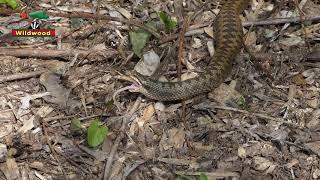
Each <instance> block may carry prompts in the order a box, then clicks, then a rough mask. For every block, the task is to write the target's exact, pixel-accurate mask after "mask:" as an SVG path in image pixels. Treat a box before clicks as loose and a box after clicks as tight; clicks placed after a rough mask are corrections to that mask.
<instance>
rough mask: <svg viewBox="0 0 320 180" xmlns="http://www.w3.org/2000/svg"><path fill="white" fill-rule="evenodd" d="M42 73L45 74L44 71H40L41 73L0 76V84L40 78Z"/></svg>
mask: <svg viewBox="0 0 320 180" xmlns="http://www.w3.org/2000/svg"><path fill="white" fill-rule="evenodd" d="M44 72H45V71H44V70H41V71H33V72H25V73H17V74H12V75H8V76H0V83H3V82H8V81H15V80H20V79H27V78H32V77H37V76H40V75H41V74H42V73H44Z"/></svg>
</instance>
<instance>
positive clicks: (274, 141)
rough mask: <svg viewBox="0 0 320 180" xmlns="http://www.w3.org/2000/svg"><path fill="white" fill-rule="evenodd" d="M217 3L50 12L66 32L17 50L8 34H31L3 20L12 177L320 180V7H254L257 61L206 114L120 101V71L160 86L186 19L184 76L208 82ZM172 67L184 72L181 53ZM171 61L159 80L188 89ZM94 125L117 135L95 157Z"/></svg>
mask: <svg viewBox="0 0 320 180" xmlns="http://www.w3.org/2000/svg"><path fill="white" fill-rule="evenodd" d="M54 3H58V4H54ZM203 3H204V4H203ZM219 4H220V3H219V2H218V1H212V2H200V1H185V2H183V1H174V2H171V1H163V2H160V3H156V2H152V1H134V2H133V1H104V2H99V1H97V2H94V3H81V2H80V1H73V2H72V3H70V2H65V3H64V4H59V2H53V1H52V2H47V1H45V2H40V3H39V4H38V5H39V7H45V8H49V9H50V11H48V15H49V17H50V18H52V19H50V20H51V21H47V22H46V23H47V24H46V25H47V26H50V27H53V28H56V30H57V33H58V35H59V37H60V40H58V41H55V43H52V42H51V43H48V41H47V40H46V39H40V38H39V39H34V38H21V39H18V40H17V39H13V38H10V37H9V36H8V35H9V32H10V29H12V28H14V27H16V28H22V27H25V26H26V23H25V21H19V20H18V19H17V18H15V19H17V20H16V21H12V19H13V18H14V17H16V16H15V14H14V12H11V13H7V14H1V16H0V22H1V25H0V31H1V33H0V42H1V46H2V48H1V50H0V54H1V55H2V56H1V57H0V124H1V126H0V171H1V172H2V173H0V177H1V178H3V179H5V178H7V179H10V178H25V179H34V178H36V177H37V178H40V179H50V178H53V179H60V178H64V179H80V178H89V179H100V178H101V177H104V178H105V179H108V178H109V179H124V178H130V179H134V178H135V179H147V178H150V179H151V178H152V179H155V178H158V179H178V178H180V179H183V177H185V178H192V177H202V178H203V177H204V176H205V177H207V178H208V179H210V178H211V179H217V178H220V179H221V178H227V177H232V178H234V179H258V178H262V179H319V178H320V168H319V167H320V164H319V163H320V160H319V157H320V143H319V142H320V138H319V137H320V132H319V130H320V124H319V121H320V115H319V114H320V113H319V108H320V98H319V97H320V87H319V86H320V84H319V82H320V81H319V79H320V77H319V72H320V70H319V69H320V65H319V59H320V53H319V48H320V47H319V45H318V41H319V37H320V36H319V27H320V25H319V23H318V20H319V18H318V20H317V17H319V10H320V4H319V2H318V1H315V0H301V1H265V0H253V1H252V5H251V7H249V8H248V9H246V11H245V12H244V13H243V14H242V15H241V19H242V20H243V24H244V26H245V28H244V31H245V41H244V44H245V45H246V49H244V50H243V51H242V52H241V53H240V54H239V56H238V57H237V58H236V60H235V62H234V65H233V69H232V73H230V74H229V76H228V78H227V79H226V80H225V82H224V83H223V84H222V85H221V86H220V87H219V88H217V89H216V90H215V91H213V92H211V93H210V94H209V96H208V98H207V97H205V98H202V99H201V98H200V102H197V99H194V101H193V102H192V101H186V102H185V104H184V103H181V102H171V103H168V102H155V101H152V100H150V99H147V98H145V97H144V96H139V94H135V93H131V92H122V93H121V94H118V95H117V96H118V97H117V101H118V102H119V104H116V103H115V102H113V100H112V95H113V94H114V92H116V91H117V89H120V88H123V87H125V86H127V85H128V83H127V82H124V81H120V80H119V79H116V78H115V77H116V76H117V75H119V74H118V73H119V72H120V73H126V72H129V71H132V70H133V69H134V68H138V69H139V68H140V70H137V71H140V72H142V71H146V72H144V74H145V75H152V73H154V71H157V69H158V68H161V67H162V65H161V62H159V60H161V61H163V60H165V59H166V54H164V55H163V54H162V52H164V49H165V48H166V47H168V46H169V47H173V48H176V49H178V43H176V42H178V39H177V37H178V33H179V32H180V30H181V27H182V23H183V19H181V18H182V17H184V16H183V15H186V14H193V13H195V14H196V15H195V16H194V17H193V19H192V20H191V24H190V26H189V28H187V29H186V34H185V37H184V44H185V45H184V47H183V49H184V52H183V53H182V61H183V62H184V68H183V69H182V74H181V77H182V79H189V78H192V77H194V76H197V75H198V74H199V73H201V72H202V71H203V69H204V68H205V67H206V66H207V64H208V62H209V60H210V57H212V55H213V54H214V52H215V49H214V43H215V42H214V33H213V32H214V29H215V27H214V24H213V23H212V22H213V20H214V18H215V14H216V13H217V12H218V11H219V8H220V5H219ZM29 6H30V8H34V9H35V10H36V7H37V6H36V5H35V4H32V3H31V4H29ZM97 9H99V11H97ZM3 12H4V11H3ZM93 12H94V13H93ZM68 13H70V14H72V15H77V16H76V17H77V18H79V19H77V21H76V22H75V21H71V19H70V18H71V17H72V16H68ZM99 13H100V14H101V16H100V15H98V14H99ZM159 14H161V17H159ZM102 16H104V17H102ZM298 16H302V17H300V18H296V17H298ZM8 17H9V18H8ZM57 17H59V18H57ZM177 17H178V18H177ZM104 18H106V19H104ZM308 19H309V20H308ZM142 22H144V24H148V25H146V26H143V25H142V24H143V23H142ZM150 22H152V23H150ZM75 23H76V26H74V25H75ZM161 23H162V26H164V27H167V28H160V26H161ZM150 24H153V25H155V26H153V25H152V26H151V25H150ZM159 24H160V25H159ZM252 24H253V25H254V26H251V25H252ZM158 25H159V26H158ZM77 28H78V29H77ZM212 30H213V31H212ZM212 37H213V39H212ZM44 42H46V43H44ZM160 42H161V43H160ZM35 44H36V45H37V46H35ZM39 44H42V46H39ZM16 45H18V46H30V47H29V48H34V49H40V47H41V51H43V52H48V54H47V55H49V53H52V52H54V51H47V50H57V49H62V50H65V51H68V52H72V51H71V50H78V52H80V51H81V52H82V53H83V52H86V53H87V54H85V56H83V54H82V55H81V54H77V53H73V54H67V55H64V56H57V57H56V58H55V56H47V57H39V56H34V54H32V53H30V52H28V51H25V52H23V53H26V54H23V55H21V54H18V53H17V52H18V51H16V53H12V54H11V56H4V55H3V54H2V53H3V52H5V51H7V49H6V48H10V47H13V46H16ZM205 45H206V46H205ZM10 52H15V51H10ZM74 52H76V51H74ZM20 53H21V52H20ZM171 56H172V57H169V58H171V59H172V60H176V59H177V57H178V52H174V53H172V55H171ZM26 57H27V58H26ZM48 57H49V58H48ZM139 57H143V58H139ZM163 57H164V58H163ZM140 59H141V62H143V61H145V63H144V64H143V65H141V64H140V63H138V61H139V60H140ZM172 60H171V61H168V65H167V67H165V68H164V69H162V71H163V72H162V75H163V76H161V77H160V79H166V80H169V81H170V80H174V81H177V79H178V78H177V75H176V74H177V71H178V68H177V67H176V62H174V61H172ZM137 64H138V65H137ZM42 70H45V72H43V71H42ZM30 72H31V73H32V72H38V73H33V74H28V73H30ZM12 75H15V76H12ZM8 77H10V78H8ZM141 98H142V100H141V101H136V99H141ZM198 101H199V100H198ZM138 102H139V103H138ZM117 106H118V107H119V106H120V107H121V108H120V109H119V108H118V107H117ZM184 106H186V108H184ZM95 118H99V119H100V120H101V121H102V122H103V123H104V124H105V125H106V126H107V127H108V130H109V132H108V133H107V135H105V134H102V136H99V135H101V134H98V136H99V140H98V141H99V143H95V145H96V147H95V148H90V147H88V145H87V144H86V138H87V134H86V129H88V128H89V124H90V123H91V122H92V121H93V120H94V119H95ZM74 119H76V120H77V121H76V123H77V127H81V128H80V129H78V130H77V131H75V130H74V128H72V121H73V120H74ZM93 140H96V139H93Z"/></svg>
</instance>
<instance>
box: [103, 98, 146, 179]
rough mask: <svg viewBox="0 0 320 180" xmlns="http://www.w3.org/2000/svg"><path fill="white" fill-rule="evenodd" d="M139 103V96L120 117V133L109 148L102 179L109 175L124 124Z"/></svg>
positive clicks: (122, 134)
mask: <svg viewBox="0 0 320 180" xmlns="http://www.w3.org/2000/svg"><path fill="white" fill-rule="evenodd" d="M140 103H141V97H140V96H139V97H138V98H137V100H136V102H135V103H134V104H133V106H132V108H131V109H130V111H129V112H128V113H127V114H125V115H124V116H123V117H122V124H121V128H120V135H119V136H118V137H117V139H116V140H115V141H114V144H113V146H112V148H111V151H110V155H109V157H108V160H107V163H106V165H105V168H104V175H103V180H107V179H109V176H110V174H111V166H112V163H113V157H114V156H115V154H116V152H117V150H118V146H119V144H120V141H121V140H122V138H123V137H124V130H125V127H126V124H127V122H128V120H129V119H130V118H131V117H132V115H133V114H134V112H135V111H136V110H137V109H138V107H139V105H140Z"/></svg>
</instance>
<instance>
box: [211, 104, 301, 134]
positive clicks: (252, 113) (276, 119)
mask: <svg viewBox="0 0 320 180" xmlns="http://www.w3.org/2000/svg"><path fill="white" fill-rule="evenodd" d="M212 108H214V109H222V110H227V111H234V112H240V113H243V114H248V115H253V116H256V117H259V118H261V119H266V120H271V121H276V122H281V123H283V124H288V125H291V126H294V127H299V128H301V129H304V127H302V126H300V125H298V124H295V123H292V122H288V121H285V120H284V119H282V118H274V117H270V116H267V115H265V114H260V113H254V112H249V111H246V110H241V109H237V108H232V107H227V106H213V107H212Z"/></svg>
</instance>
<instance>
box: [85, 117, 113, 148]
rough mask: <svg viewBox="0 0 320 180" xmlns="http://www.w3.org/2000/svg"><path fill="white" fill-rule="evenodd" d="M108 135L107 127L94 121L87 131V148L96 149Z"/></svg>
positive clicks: (96, 120)
mask: <svg viewBox="0 0 320 180" xmlns="http://www.w3.org/2000/svg"><path fill="white" fill-rule="evenodd" d="M107 134H108V127H106V126H105V125H103V124H102V122H101V121H99V120H98V119H94V120H93V121H92V122H91V123H90V126H89V128H88V131H87V142H88V144H89V146H91V147H96V146H98V145H100V144H101V143H102V142H103V141H104V138H105V137H106V135H107Z"/></svg>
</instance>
